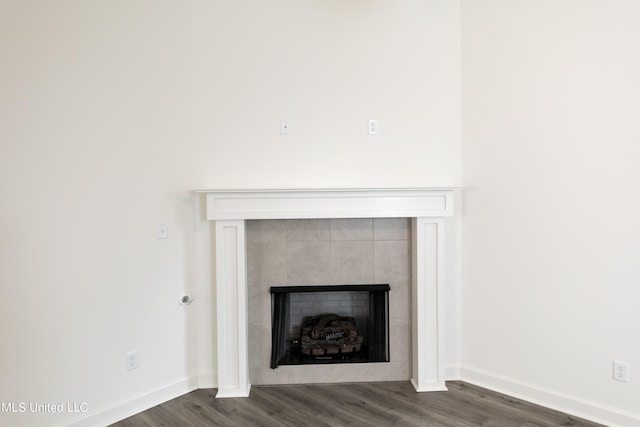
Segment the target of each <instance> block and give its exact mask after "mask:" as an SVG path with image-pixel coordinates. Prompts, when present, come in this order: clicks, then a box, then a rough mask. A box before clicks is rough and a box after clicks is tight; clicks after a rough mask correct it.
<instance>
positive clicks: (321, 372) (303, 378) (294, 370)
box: [278, 365, 334, 384]
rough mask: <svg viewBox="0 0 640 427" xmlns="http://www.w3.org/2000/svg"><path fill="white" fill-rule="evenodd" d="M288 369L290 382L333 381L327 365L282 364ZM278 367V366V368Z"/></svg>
mask: <svg viewBox="0 0 640 427" xmlns="http://www.w3.org/2000/svg"><path fill="white" fill-rule="evenodd" d="M283 368H288V369H286V370H287V371H289V380H290V381H291V384H320V383H331V382H334V381H333V378H332V377H331V369H330V368H329V366H328V365H298V366H283ZM278 369H280V368H278Z"/></svg>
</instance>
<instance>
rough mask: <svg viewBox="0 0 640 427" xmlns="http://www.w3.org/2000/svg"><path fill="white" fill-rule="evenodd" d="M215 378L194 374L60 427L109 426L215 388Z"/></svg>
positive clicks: (67, 422)
mask: <svg viewBox="0 0 640 427" xmlns="http://www.w3.org/2000/svg"><path fill="white" fill-rule="evenodd" d="M215 380H216V375H215V374H202V375H194V376H191V377H187V378H184V379H181V380H177V381H175V382H173V383H170V384H167V385H165V386H163V387H160V388H158V389H155V390H150V391H148V392H146V393H143V394H140V395H137V396H133V397H128V398H127V399H125V400H122V401H120V402H117V403H115V404H113V405H111V406H109V407H106V408H103V409H101V410H98V411H95V412H94V411H92V412H91V413H90V414H89V413H87V414H84V415H82V416H80V417H78V418H76V419H71V420H67V421H65V422H64V423H63V424H60V425H59V427H62V426H69V427H95V426H107V425H110V424H113V423H115V422H118V421H120V420H123V419H125V418H128V417H130V416H132V415H135V414H137V413H139V412H142V411H146V410H147V409H149V408H153V407H154V406H156V405H159V404H161V403H164V402H167V401H169V400H171V399H175V398H176V397H180V396H182V395H184V394H187V393H190V392H192V391H194V390H197V389H199V388H214V387H216V386H217V385H215V384H216V382H215Z"/></svg>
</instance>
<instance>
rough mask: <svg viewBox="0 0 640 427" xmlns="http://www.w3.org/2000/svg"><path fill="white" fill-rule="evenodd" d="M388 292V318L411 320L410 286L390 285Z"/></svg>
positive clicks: (402, 284) (401, 284)
mask: <svg viewBox="0 0 640 427" xmlns="http://www.w3.org/2000/svg"><path fill="white" fill-rule="evenodd" d="M390 287H391V290H390V291H389V318H390V319H411V284H409V283H391V285H390Z"/></svg>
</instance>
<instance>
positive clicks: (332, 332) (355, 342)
mask: <svg viewBox="0 0 640 427" xmlns="http://www.w3.org/2000/svg"><path fill="white" fill-rule="evenodd" d="M301 332H302V333H301V337H300V345H301V351H302V353H303V354H306V355H309V356H325V355H338V354H341V353H353V352H356V351H360V348H361V346H362V342H363V338H362V337H361V336H359V335H358V329H357V328H356V321H355V319H354V318H353V317H340V316H338V315H336V314H333V313H329V314H324V315H321V316H318V317H311V318H307V319H306V321H305V324H304V327H303V328H302V331H301Z"/></svg>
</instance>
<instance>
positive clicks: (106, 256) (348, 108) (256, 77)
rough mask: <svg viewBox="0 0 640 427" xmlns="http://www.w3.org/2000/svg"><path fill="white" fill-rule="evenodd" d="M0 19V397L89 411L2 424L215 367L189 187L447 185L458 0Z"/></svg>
mask: <svg viewBox="0 0 640 427" xmlns="http://www.w3.org/2000/svg"><path fill="white" fill-rule="evenodd" d="M0 28H1V30H0V31H1V34H2V36H1V37H0V58H2V59H1V60H2V66H1V67H0V93H2V96H0V200H1V202H0V203H1V209H0V341H1V342H2V349H3V351H2V352H0V354H1V356H0V366H1V367H0V378H2V381H1V387H2V388H1V389H0V401H1V402H9V403H20V402H25V403H27V405H28V404H29V403H32V402H33V403H54V404H58V403H60V402H64V403H65V404H66V403H67V402H70V403H82V402H86V403H87V405H88V409H89V412H87V413H85V414H72V413H67V412H64V413H62V414H51V413H36V414H30V413H24V414H21V413H16V414H10V413H7V412H3V413H0V424H3V425H5V424H7V425H12V426H39V425H52V424H56V423H59V424H60V425H68V424H69V423H71V422H72V421H78V420H81V419H83V417H85V418H84V419H85V421H84V422H82V421H81V422H79V423H78V425H95V424H98V425H100V424H103V423H107V422H109V421H113V420H115V419H117V418H119V417H122V416H124V415H126V413H127V412H132V411H137V410H140V409H143V408H144V407H146V406H149V405H152V404H153V403H155V402H157V401H160V400H163V399H166V398H167V397H169V396H173V395H178V394H181V393H182V392H184V391H186V390H189V389H192V388H196V387H198V386H207V385H212V384H213V383H214V382H215V372H214V371H215V360H214V359H213V354H214V353H213V349H214V346H215V337H214V336H213V330H212V319H213V317H214V316H213V314H214V313H213V312H212V303H213V302H212V301H211V289H212V283H211V277H212V275H211V268H212V267H211V265H210V262H209V261H210V259H211V257H210V255H211V254H210V247H211V236H210V231H209V224H208V223H207V222H206V221H203V219H202V218H203V215H202V213H203V212H202V209H201V206H200V200H199V199H198V198H196V197H195V196H193V195H192V194H191V193H190V191H191V190H193V189H197V188H205V187H334V186H335V187H357V186H389V187H391V186H399V185H409V186H422V185H455V184H458V183H460V159H459V158H460V124H459V118H460V99H459V72H460V69H459V7H458V4H457V2H441V1H435V0H434V1H417V0H416V1H400V2H384V1H371V0H368V1H350V2H342V1H340V2H338V1H333V0H327V1H323V2H294V1H285V0H281V1H276V2H268V3H267V2H259V1H251V2H250V1H234V2H231V1H229V2H208V1H200V0H194V1H192V2H172V1H150V0H138V1H135V2H131V1H124V0H122V1H108V2H107V1H99V0H92V1H80V0H76V1H71V0H67V1H58V2H48V1H44V0H40V1H28V2H27V1H18V0H5V1H3V2H2V4H1V6H0ZM283 118H284V119H287V120H289V121H290V123H291V126H292V130H291V134H290V135H288V136H286V137H284V136H281V135H280V134H279V122H280V120H281V119H283ZM369 118H375V119H378V120H379V126H380V133H379V135H377V136H375V137H369V136H368V135H367V134H366V124H367V120H368V119H369ZM161 220H166V221H168V224H169V239H168V240H157V239H156V227H157V223H158V221H161ZM183 292H187V293H189V294H190V295H192V296H194V297H195V302H194V303H193V304H192V305H191V306H189V307H186V308H185V307H182V306H179V305H178V298H179V296H180V295H181V294H182V293H183ZM129 350H138V352H139V358H140V367H139V368H138V369H137V370H135V371H131V372H127V371H126V370H125V353H126V352H127V351H129ZM27 411H28V409H27Z"/></svg>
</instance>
